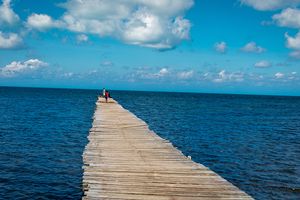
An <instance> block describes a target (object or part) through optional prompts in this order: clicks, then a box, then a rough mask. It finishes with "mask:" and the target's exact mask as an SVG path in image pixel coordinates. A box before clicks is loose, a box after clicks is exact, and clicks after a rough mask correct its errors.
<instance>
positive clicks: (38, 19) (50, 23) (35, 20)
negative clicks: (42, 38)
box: [27, 13, 62, 31]
mask: <svg viewBox="0 0 300 200" xmlns="http://www.w3.org/2000/svg"><path fill="white" fill-rule="evenodd" d="M27 26H28V27H30V28H33V29H37V30H39V31H44V30H46V29H50V28H55V27H56V28H58V27H61V26H62V22H60V21H58V20H53V19H52V17H50V16H49V15H45V14H36V13H34V14H32V15H30V16H29V17H28V19H27Z"/></svg>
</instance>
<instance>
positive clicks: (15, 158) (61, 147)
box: [0, 88, 300, 199]
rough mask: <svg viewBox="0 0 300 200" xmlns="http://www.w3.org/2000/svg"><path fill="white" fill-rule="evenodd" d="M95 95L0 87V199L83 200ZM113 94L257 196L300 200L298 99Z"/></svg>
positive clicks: (152, 125)
mask: <svg viewBox="0 0 300 200" xmlns="http://www.w3.org/2000/svg"><path fill="white" fill-rule="evenodd" d="M96 95H97V91H92V90H91V91H89V90H57V89H24V88H23V89H22V88H0V144H1V149H0V156H1V159H0V174H1V177H0V194H1V195H2V196H1V197H0V198H3V199H16V198H19V199H28V198H31V199H38V198H40V199H80V198H81V195H82V192H81V180H82V179H81V178H82V169H81V166H82V158H81V155H82V152H83V149H84V146H85V145H86V143H87V139H86V136H87V134H88V130H89V128H90V127H91V117H92V115H93V110H94V102H95V100H96ZM112 96H113V97H114V98H115V99H117V100H118V101H119V102H120V103H121V104H122V105H123V106H124V107H125V108H127V109H129V110H130V111H132V112H133V113H135V114H136V115H137V116H138V117H140V118H141V119H143V120H145V121H146V122H147V123H148V124H149V125H150V128H151V129H153V130H154V131H155V132H156V133H158V134H159V135H160V136H162V137H164V138H166V139H168V140H170V141H171V142H172V143H173V144H174V145H175V146H176V147H178V148H179V149H180V150H182V151H183V152H184V153H185V154H186V155H190V156H192V158H193V160H195V161H196V162H200V163H202V164H205V165H206V166H208V167H210V168H211V169H213V170H214V171H216V172H217V173H219V174H220V175H222V176H223V177H224V178H226V179H227V180H229V181H230V182H232V183H233V184H235V185H236V186H238V187H240V188H241V189H243V190H245V191H246V192H247V193H248V194H250V195H252V196H253V197H254V198H256V199H300V98H299V97H272V96H241V95H208V94H179V93H151V92H119V91H113V92H112Z"/></svg>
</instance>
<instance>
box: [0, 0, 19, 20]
mask: <svg viewBox="0 0 300 200" xmlns="http://www.w3.org/2000/svg"><path fill="white" fill-rule="evenodd" d="M10 3H11V0H3V3H2V5H1V6H0V25H15V24H16V23H18V21H19V20H20V18H19V16H18V15H17V14H16V13H15V12H14V11H13V10H12V9H11V7H10Z"/></svg>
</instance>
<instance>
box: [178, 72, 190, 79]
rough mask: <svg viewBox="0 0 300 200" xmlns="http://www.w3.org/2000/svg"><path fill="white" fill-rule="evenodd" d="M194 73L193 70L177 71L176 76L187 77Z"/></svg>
mask: <svg viewBox="0 0 300 200" xmlns="http://www.w3.org/2000/svg"><path fill="white" fill-rule="evenodd" d="M193 75H194V71H193V70H189V71H182V72H178V74H177V76H178V78H179V79H189V78H192V77H193Z"/></svg>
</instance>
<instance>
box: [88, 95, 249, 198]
mask: <svg viewBox="0 0 300 200" xmlns="http://www.w3.org/2000/svg"><path fill="white" fill-rule="evenodd" d="M96 104H97V107H96V110H95V114H94V122H93V127H92V128H91V130H90V133H89V136H88V139H89V143H88V144H87V146H86V148H85V151H84V153H83V162H84V166H83V169H84V175H83V190H84V196H83V199H84V200H85V199H95V200H96V199H136V200H177V199H182V200H183V199H184V200H191V199H203V200H214V199H226V200H233V199H252V198H251V197H250V196H248V195H247V194H246V193H244V192H243V191H241V190H239V189H238V188H237V187H235V186H233V185H232V184H231V183H229V182H228V181H226V180H224V179H223V178H222V177H220V176H219V175H217V174H216V173H214V172H213V171H211V170H210V169H208V168H207V167H205V166H203V165H201V164H198V163H195V162H193V161H192V160H191V159H189V158H188V157H186V156H184V155H183V154H182V153H181V152H180V151H179V150H177V149H176V148H175V147H173V146H172V144H171V143H170V142H169V141H167V140H165V139H162V138H161V137H159V136H158V135H156V134H155V133H154V132H153V131H151V130H149V128H148V126H147V124H146V123H145V122H144V121H142V120H141V119H139V118H137V117H136V116H135V115H134V114H132V113H131V112H129V111H128V110H126V109H124V108H123V107H122V106H121V105H119V104H118V103H117V102H116V101H114V100H112V99H111V100H110V101H109V103H104V99H102V98H99V99H98V101H97V103H96Z"/></svg>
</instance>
